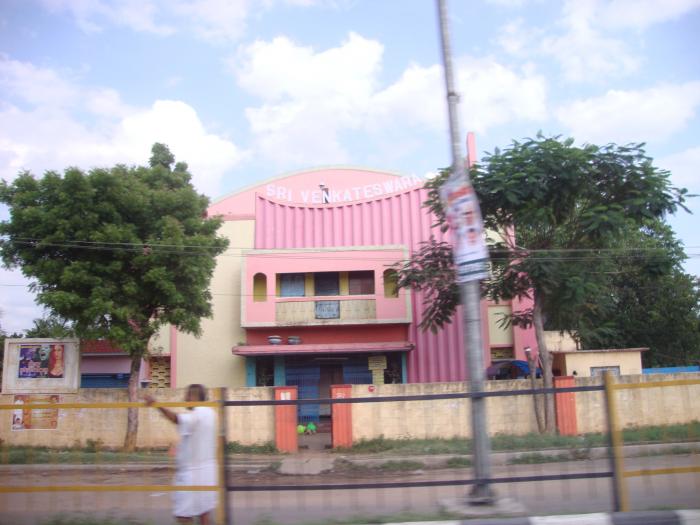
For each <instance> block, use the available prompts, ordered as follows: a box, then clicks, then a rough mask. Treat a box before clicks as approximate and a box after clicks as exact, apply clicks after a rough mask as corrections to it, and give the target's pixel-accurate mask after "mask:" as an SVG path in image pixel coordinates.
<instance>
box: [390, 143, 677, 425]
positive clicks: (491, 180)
mask: <svg viewBox="0 0 700 525" xmlns="http://www.w3.org/2000/svg"><path fill="white" fill-rule="evenodd" d="M470 174H471V181H472V185H473V187H474V190H475V191H476V193H477V195H478V198H479V202H480V206H481V211H482V215H483V217H484V225H485V227H486V229H487V231H488V232H489V239H488V241H489V246H490V252H491V260H492V277H491V279H489V280H488V281H486V282H485V283H484V287H483V291H484V294H485V295H488V296H489V297H490V298H492V299H493V300H509V299H512V298H514V297H531V298H532V299H533V300H534V307H533V308H532V309H530V310H526V311H518V312H513V313H512V316H511V317H510V318H509V319H508V322H512V323H515V324H519V325H522V326H530V325H534V327H535V331H536V333H537V340H538V346H539V350H540V355H541V357H542V358H543V361H544V364H545V366H544V372H545V373H544V377H545V386H549V385H550V384H551V362H550V356H549V353H548V351H547V348H546V345H545V342H544V334H543V332H544V325H545V323H546V324H548V325H551V326H556V327H566V328H569V329H572V330H576V329H577V328H579V324H581V323H582V322H585V321H589V322H591V325H590V327H593V326H594V323H593V321H594V320H600V319H602V318H603V317H604V316H603V313H604V309H605V308H606V307H607V306H609V301H607V300H603V299H602V298H603V297H604V296H605V294H606V292H607V290H608V285H609V282H610V274H609V272H610V264H611V260H612V259H611V257H609V256H608V255H609V254H610V253H611V252H610V250H612V249H619V248H620V246H624V245H625V243H624V241H625V240H626V239H627V238H628V237H627V236H628V234H629V232H632V231H639V230H641V229H643V228H649V227H651V226H652V225H658V224H659V221H661V220H662V219H663V217H664V216H665V215H666V214H669V213H674V212H675V211H676V210H677V209H678V208H679V207H684V206H683V203H684V202H685V198H686V190H685V189H678V188H675V187H674V186H673V185H672V184H671V182H670V180H669V175H670V174H669V173H668V172H667V171H664V170H661V169H659V168H657V167H655V166H654V165H653V162H652V159H651V158H650V157H648V156H647V155H646V153H645V152H644V149H643V145H642V144H631V145H627V146H618V145H615V144H608V145H605V146H596V145H591V144H586V145H583V146H577V145H575V144H574V141H573V139H565V140H562V139H561V138H560V137H544V136H542V135H538V136H537V137H536V138H534V139H526V140H524V141H522V142H518V141H514V142H513V143H512V144H511V145H510V146H509V147H508V148H506V149H504V150H499V149H496V150H495V151H494V152H493V153H490V154H487V155H486V156H485V157H484V158H483V159H482V161H481V162H480V163H477V164H476V165H475V166H474V167H473V168H472V169H471V171H470ZM447 176H448V172H447V171H446V170H443V171H442V172H441V174H440V176H438V177H436V178H435V179H433V180H432V181H431V182H429V184H428V187H429V189H430V197H429V200H428V201H427V202H426V205H427V206H428V207H430V209H431V210H432V211H433V212H434V213H435V215H436V216H437V218H438V221H437V224H436V226H439V227H442V228H444V229H446V228H447V226H446V224H445V217H444V213H443V210H442V203H441V202H440V199H439V193H438V189H439V187H440V186H441V185H442V184H443V182H444V181H445V180H446V178H447ZM657 248H661V246H657ZM615 253H621V252H619V251H618V252H615ZM448 254H449V246H448V245H446V244H444V243H437V242H435V241H434V240H431V241H430V242H429V243H426V244H425V245H424V246H423V249H422V250H420V251H419V252H418V253H416V254H415V255H414V256H413V258H412V259H411V260H409V261H408V262H407V263H406V264H404V265H403V267H402V268H401V269H400V272H399V285H400V286H413V287H422V288H423V289H425V290H427V291H428V295H427V298H428V301H426V308H427V310H426V314H425V317H424V319H423V320H422V325H423V327H424V328H435V327H439V326H441V325H442V324H444V323H446V322H450V320H451V318H452V315H453V313H454V309H455V307H456V305H457V304H458V301H459V294H458V291H457V287H456V284H455V283H454V280H453V276H454V273H453V272H446V271H445V265H446V262H445V258H446V255H448ZM446 276H448V277H446ZM448 278H449V280H446V279H448ZM588 333H589V334H593V330H592V329H590V330H589V331H588ZM547 420H548V425H551V424H553V413H551V414H549V415H548V417H547Z"/></svg>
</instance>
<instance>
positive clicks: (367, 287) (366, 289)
mask: <svg viewBox="0 0 700 525" xmlns="http://www.w3.org/2000/svg"><path fill="white" fill-rule="evenodd" d="M348 290H349V291H348V293H349V294H350V295H374V272H373V271H372V270H369V271H366V272H348Z"/></svg>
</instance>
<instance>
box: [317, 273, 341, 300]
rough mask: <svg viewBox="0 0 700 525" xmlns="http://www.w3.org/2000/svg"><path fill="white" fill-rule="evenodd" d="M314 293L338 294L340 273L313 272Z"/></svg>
mask: <svg viewBox="0 0 700 525" xmlns="http://www.w3.org/2000/svg"><path fill="white" fill-rule="evenodd" d="M314 295H340V274H339V273H338V272H317V273H315V274H314Z"/></svg>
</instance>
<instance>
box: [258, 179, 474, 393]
mask: <svg viewBox="0 0 700 525" xmlns="http://www.w3.org/2000/svg"><path fill="white" fill-rule="evenodd" d="M426 198H427V191H426V190H425V189H423V188H417V189H413V190H409V191H405V192H403V193H398V194H394V195H391V196H388V197H382V198H377V199H375V200H370V201H363V202H353V203H341V204H326V205H323V206H304V205H299V204H284V203H277V202H273V201H270V200H268V199H266V198H264V197H262V196H258V197H257V200H256V211H255V248H256V249H284V248H327V247H340V246H384V245H391V244H394V245H405V246H408V248H409V250H410V251H411V252H412V251H413V250H415V249H416V248H417V246H418V245H419V243H420V242H421V241H424V240H427V239H429V238H430V235H434V236H435V237H436V239H438V240H446V239H447V235H445V234H442V233H441V232H440V230H439V229H438V228H431V224H432V223H433V222H434V217H433V216H432V215H430V214H428V213H427V210H426V209H425V208H423V206H422V204H423V202H424V201H425V200H426ZM412 305H413V319H414V323H413V324H412V325H411V327H410V330H409V334H410V338H411V342H412V343H414V344H415V346H416V347H415V349H414V350H413V351H412V352H409V354H408V381H409V382H412V383H416V382H433V381H462V380H464V379H465V376H466V368H465V358H464V355H463V352H462V350H461V346H462V345H461V341H462V324H461V319H462V317H461V311H460V312H458V316H457V317H455V319H457V320H458V322H455V323H453V324H452V325H449V326H448V327H447V328H445V329H444V330H441V331H439V332H438V333H436V334H433V333H432V332H422V331H421V330H420V329H419V328H418V323H419V322H420V320H421V319H422V314H423V297H422V295H421V294H416V293H414V296H413V300H412ZM482 322H483V321H482ZM483 326H484V337H488V335H487V334H488V327H487V325H485V324H484V325H483Z"/></svg>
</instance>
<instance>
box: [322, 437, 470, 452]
mask: <svg viewBox="0 0 700 525" xmlns="http://www.w3.org/2000/svg"><path fill="white" fill-rule="evenodd" d="M333 452H337V453H341V454H377V453H380V452H390V453H392V454H407V455H411V454H469V453H470V452H471V440H468V439H461V438H450V439H386V438H384V437H379V438H376V439H368V440H361V441H358V442H357V443H355V444H354V445H353V446H352V447H338V448H334V449H333Z"/></svg>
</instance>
